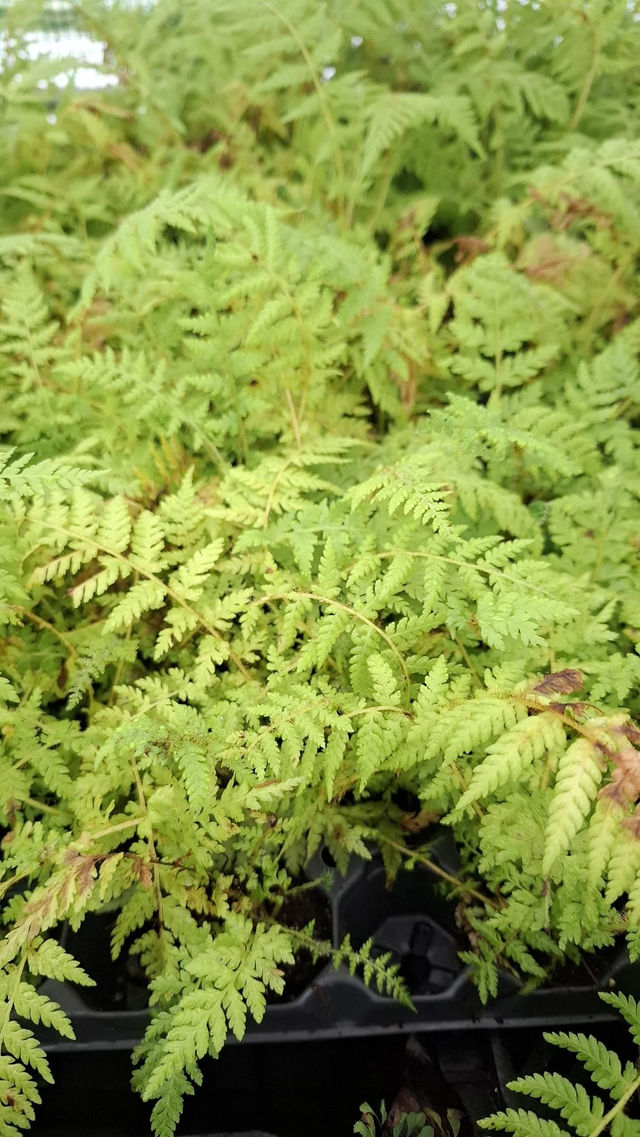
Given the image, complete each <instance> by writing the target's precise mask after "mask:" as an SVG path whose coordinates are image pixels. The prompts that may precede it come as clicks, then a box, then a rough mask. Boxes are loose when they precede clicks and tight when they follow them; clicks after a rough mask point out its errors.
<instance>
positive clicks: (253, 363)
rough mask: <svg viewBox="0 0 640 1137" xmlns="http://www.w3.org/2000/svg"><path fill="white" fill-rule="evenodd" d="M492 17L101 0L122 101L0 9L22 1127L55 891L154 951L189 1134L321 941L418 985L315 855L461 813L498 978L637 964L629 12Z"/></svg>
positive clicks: (4, 611)
mask: <svg viewBox="0 0 640 1137" xmlns="http://www.w3.org/2000/svg"><path fill="white" fill-rule="evenodd" d="M503 7H504V11H502V12H500V13H498V12H497V10H496V11H495V12H494V11H493V9H492V8H490V7H489V8H487V7H486V6H481V5H479V4H477V3H476V2H475V0H462V2H460V3H458V4H457V6H456V10H455V12H453V10H452V7H451V6H450V5H441V4H440V3H439V2H438V0H433V2H431V0H429V2H428V3H425V2H424V0H415V2H414V0H403V4H402V5H401V8H402V11H400V6H399V5H398V4H397V3H396V0H371V2H367V4H365V5H364V6H363V5H359V6H357V12H356V9H355V8H354V9H353V11H351V10H349V11H348V12H345V11H344V10H343V9H344V5H338V4H337V3H334V2H333V0H329V2H328V3H326V4H324V5H322V6H318V5H317V4H315V3H312V2H311V0H286V2H285V3H278V4H273V3H271V0H242V2H241V3H240V4H236V5H234V6H233V10H232V9H231V8H230V7H229V6H228V5H226V4H222V3H213V4H209V5H204V6H203V5H202V4H201V3H198V2H196V0H188V2H186V3H184V2H182V3H180V4H179V5H176V4H175V3H174V0H160V2H159V3H158V4H156V5H155V6H153V8H151V9H149V8H148V6H145V7H143V8H142V9H140V10H137V9H135V8H131V7H129V6H125V5H123V6H121V7H116V8H115V9H114V8H113V7H112V6H111V5H107V6H104V5H103V4H102V3H100V2H98V0H96V2H94V0H90V2H89V3H87V4H83V5H82V11H77V10H76V9H75V8H69V11H66V10H65V13H64V20H65V21H66V22H67V23H68V24H69V27H70V28H71V29H72V30H74V31H76V32H77V31H78V30H80V31H82V32H85V33H86V34H87V35H90V36H92V37H94V40H98V41H99V42H100V43H101V44H103V52H102V58H103V62H102V63H101V64H99V65H98V66H97V68H96V74H97V80H96V82H97V81H98V80H102V81H103V82H104V83H105V84H106V87H105V89H104V90H100V89H94V90H86V89H83V88H81V87H79V86H78V85H77V84H76V83H74V82H72V81H71V82H69V83H67V84H66V85H65V83H64V77H66V76H67V73H69V75H70V76H71V78H73V76H74V75H75V73H76V72H77V71H78V68H79V67H80V65H81V63H82V61H81V60H80V59H78V60H75V61H74V60H73V59H72V60H69V59H63V60H62V61H61V60H60V59H59V58H55V59H54V58H53V57H47V56H44V57H39V58H34V56H35V54H36V53H35V52H34V51H33V50H32V39H31V37H32V35H33V32H34V29H37V28H39V27H45V28H46V27H49V26H50V25H51V23H52V22H53V25H54V27H57V28H58V29H59V28H60V26H61V21H62V20H63V14H62V13H61V10H60V9H59V6H57V7H56V12H55V13H53V11H52V10H51V9H50V6H49V4H48V3H32V2H31V0H23V2H21V3H20V4H16V5H11V6H10V8H9V9H7V11H6V12H5V14H4V16H3V19H4V20H5V21H6V27H7V39H6V42H5V40H3V46H2V51H3V68H2V76H1V77H0V87H1V88H2V114H3V116H4V118H5V125H6V130H4V131H3V132H0V146H1V147H2V156H3V170H4V171H5V172H6V186H5V188H4V189H3V201H4V202H5V205H4V206H3V211H2V218H1V219H0V265H1V267H0V307H1V313H2V324H1V329H0V372H1V382H0V432H1V438H0V447H1V454H2V457H1V469H0V513H1V517H2V532H3V537H2V542H1V543H0V559H1V564H0V620H1V622H2V628H3V640H2V645H1V655H0V665H1V676H0V699H1V707H2V710H1V720H2V721H1V724H0V729H1V730H2V743H1V748H0V812H1V815H2V817H1V820H2V826H3V838H2V845H1V848H2V879H1V884H0V888H1V890H2V896H3V902H4V903H3V921H4V929H5V934H4V937H3V939H2V944H1V947H0V962H1V964H2V973H1V976H0V980H1V985H2V995H1V1000H2V1005H1V1007H0V1064H1V1065H2V1074H1V1076H0V1083H1V1085H0V1105H1V1116H0V1123H1V1125H2V1126H3V1132H6V1133H7V1134H8V1135H9V1137H12V1135H15V1134H16V1133H18V1132H19V1131H20V1130H21V1129H22V1128H24V1127H25V1125H26V1124H27V1123H28V1122H29V1121H30V1120H31V1118H32V1115H33V1109H34V1105H36V1104H37V1101H38V1094H39V1091H38V1088H37V1084H36V1081H35V1078H34V1076H33V1074H32V1073H31V1072H30V1071H31V1070H33V1071H34V1072H35V1074H37V1075H39V1076H40V1077H44V1078H45V1079H46V1077H47V1070H48V1067H47V1065H46V1058H45V1056H44V1054H43V1052H42V1049H41V1048H40V1046H39V1044H38V1042H37V1041H36V1038H35V1035H34V1034H33V1032H32V1030H31V1026H34V1027H35V1028H36V1031H37V1026H38V1024H39V1023H40V1022H43V1023H45V1024H46V1025H50V1026H53V1027H55V1028H57V1029H58V1030H61V1031H62V1033H63V1034H64V1033H66V1034H69V1033H70V1031H71V1030H72V1025H71V1023H70V1022H69V1021H68V1020H67V1019H66V1018H65V1016H64V1015H63V1014H62V1012H61V1010H60V1009H59V1008H58V1007H56V1006H55V1005H54V1004H53V1003H52V1002H51V1001H50V1000H48V999H46V998H45V997H44V996H43V995H41V994H40V993H39V992H38V983H39V980H40V979H41V977H52V978H57V979H65V980H68V981H70V982H80V983H82V982H85V983H86V982H90V981H91V980H90V977H89V976H85V975H84V973H83V972H82V970H81V969H80V968H79V966H78V965H77V964H76V962H75V961H74V960H73V959H72V958H71V957H70V956H69V955H68V954H67V953H66V952H65V951H63V949H62V947H61V946H60V944H59V942H58V938H57V937H58V929H60V927H61V926H62V925H63V924H64V923H65V922H68V923H70V925H71V927H72V928H77V927H78V926H79V925H80V923H81V922H82V921H83V920H84V919H90V918H91V916H92V914H93V913H96V912H99V911H101V910H104V909H106V908H108V909H109V911H111V912H113V913H114V917H113V919H114V927H113V935H112V948H113V952H114V955H116V956H117V955H120V954H121V953H123V952H124V953H130V954H131V953H132V954H133V955H135V956H136V957H138V959H139V961H140V964H141V966H142V968H143V969H144V971H145V972H146V974H147V976H148V979H149V984H150V991H151V1001H152V1006H153V1011H154V1013H153V1018H152V1020H151V1023H150V1026H149V1030H148V1033H147V1035H146V1037H145V1040H144V1042H143V1044H142V1046H141V1048H140V1049H139V1051H138V1053H137V1055H136V1058H137V1071H136V1074H135V1082H136V1085H137V1086H138V1088H139V1089H140V1091H141V1093H142V1095H143V1097H144V1098H145V1099H146V1100H148V1101H150V1102H153V1103H154V1104H153V1115H152V1117H153V1127H154V1131H155V1132H156V1133H157V1134H158V1135H159V1137H169V1135H170V1134H171V1133H172V1132H173V1131H174V1128H175V1126H176V1124H177V1121H178V1118H179V1116H180V1111H181V1103H182V1100H183V1097H184V1095H185V1094H187V1093H191V1092H193V1088H194V1086H195V1085H197V1084H198V1080H199V1077H200V1075H199V1072H198V1063H199V1060H200V1059H201V1058H202V1057H203V1056H204V1055H205V1054H206V1053H210V1054H217V1053H218V1052H219V1050H220V1048H221V1046H222V1045H223V1043H224V1040H225V1038H226V1037H227V1035H228V1033H229V1032H231V1033H233V1034H235V1035H236V1036H238V1037H240V1036H241V1035H242V1034H243V1031H244V1029H245V1022H246V1017H247V1015H252V1016H254V1017H256V1018H260V1017H261V1015H262V1014H263V1013H264V1008H265V1000H266V996H267V993H268V992H273V993H274V994H276V995H277V994H279V993H281V992H282V990H283V984H284V976H285V971H286V966H287V964H288V963H290V961H291V959H292V957H293V955H294V953H296V952H300V951H302V952H309V953H311V954H312V955H313V956H315V957H317V958H327V959H333V961H334V963H335V964H336V965H340V964H341V963H343V964H345V965H347V966H349V967H351V968H352V969H353V968H358V969H359V971H360V973H361V974H362V975H363V976H364V978H365V980H366V981H368V982H373V983H375V984H376V986H377V988H378V989H379V990H380V991H381V992H382V993H384V994H387V995H389V996H392V997H400V998H404V999H407V998H408V997H409V996H408V994H407V992H406V991H405V989H404V987H403V984H402V982H401V980H400V978H399V974H398V970H397V968H396V967H395V965H394V964H393V962H392V961H391V960H390V959H389V958H386V957H382V958H381V957H376V956H375V954H373V953H372V951H371V945H370V944H365V945H360V946H358V947H357V949H356V948H354V946H353V945H351V944H350V943H348V942H347V943H345V944H344V945H343V946H342V948H340V949H338V950H336V949H332V948H331V947H330V945H329V944H327V943H325V942H324V941H323V940H322V939H320V938H318V936H317V935H316V933H315V931H314V929H313V928H307V929H304V930H301V929H293V928H291V927H288V926H287V925H286V922H285V921H284V920H283V919H281V918H279V913H280V912H281V908H282V902H283V898H284V897H285V896H286V895H287V894H288V893H290V892H291V890H292V889H295V887H296V882H297V880H298V879H299V877H300V874H301V872H302V870H303V868H304V866H305V865H306V863H307V862H308V861H309V858H310V857H311V855H312V854H313V853H314V852H315V851H316V850H317V849H318V848H319V847H320V846H321V845H326V846H327V847H328V849H329V851H330V852H331V855H332V856H333V858H334V860H335V862H336V865H337V866H338V869H339V870H340V871H343V870H344V869H345V868H346V865H347V862H348V860H349V858H350V857H352V856H361V857H368V856H371V854H372V850H373V849H375V848H377V849H379V850H380V852H381V855H382V856H383V857H384V860H385V865H386V869H387V872H388V875H389V877H393V876H394V874H396V873H397V872H398V871H399V869H400V867H401V865H403V864H407V865H409V866H411V864H413V863H415V861H416V860H420V859H421V860H425V859H427V860H428V853H427V852H426V848H427V837H428V836H429V834H428V833H426V832H425V833H424V834H423V836H424V838H425V839H424V841H423V842H421V840H420V832H421V831H422V830H426V827H427V825H428V824H430V823H431V822H432V821H433V820H434V819H441V822H442V824H443V825H447V826H449V827H450V828H451V830H452V832H453V835H454V838H455V839H456V841H457V843H458V846H459V848H460V851H461V857H462V869H461V876H460V879H459V880H456V879H449V881H448V884H449V887H450V889H451V893H452V896H454V897H455V899H456V901H457V903H458V905H459V924H460V927H461V928H462V929H464V930H465V931H466V933H467V934H468V941H469V942H468V947H467V949H466V950H465V951H464V953H463V958H464V960H465V962H466V963H467V964H468V965H469V967H470V969H471V971H472V973H473V974H474V976H475V978H476V980H477V982H478V985H479V988H480V992H481V994H482V997H483V998H485V999H487V998H490V997H491V996H492V994H494V993H495V991H496V988H497V982H498V975H499V971H500V969H505V968H506V969H509V970H511V971H512V972H514V973H516V974H517V975H519V976H522V977H523V978H524V979H525V980H526V984H529V985H530V984H533V983H539V982H542V981H544V980H545V978H546V977H547V976H548V975H549V973H550V972H552V971H553V969H554V968H555V967H556V966H557V965H558V964H559V963H560V962H562V961H563V960H564V959H566V958H567V957H569V958H575V957H576V955H577V953H578V952H580V951H594V950H598V949H600V948H602V947H603V946H606V945H608V944H611V943H612V942H614V939H615V937H616V936H625V937H626V942H627V944H628V947H629V951H630V953H631V955H632V957H633V958H635V957H636V955H637V954H638V953H640V930H639V929H640V841H639V822H638V813H637V809H638V801H639V800H640V765H639V759H638V753H639V750H640V745H639V744H640V730H639V729H638V727H637V726H636V725H635V722H634V715H635V716H637V715H638V711H639V709H640V707H639V704H638V680H639V677H640V661H639V657H638V651H637V645H638V642H639V631H638V629H639V627H640V609H639V607H638V587H637V580H638V577H637V563H638V540H639V536H638V534H639V531H640V527H639V518H640V511H639V507H638V496H639V494H640V478H639V470H640V466H639V463H638V411H639V402H640V398H639V394H638V392H639V390H640V384H639V379H640V367H639V362H638V356H639V349H640V322H639V321H638V299H637V281H636V279H635V270H636V261H637V253H638V247H639V235H640V144H639V143H638V141H637V139H636V138H635V137H634V131H635V130H636V123H637V110H638V105H639V98H638V72H637V68H635V69H634V68H633V63H634V61H635V59H636V58H637V54H638V48H639V42H638V37H639V36H640V22H639V21H638V19H637V18H636V17H637V15H638V13H637V11H636V7H637V5H634V4H627V5H624V6H613V7H609V6H606V5H604V6H596V7H594V6H593V5H592V4H586V3H585V4H582V3H581V0H575V3H573V2H572V3H569V4H557V5H556V4H554V5H540V6H535V7H534V6H533V5H522V4H518V3H513V4H512V3H508V4H506V6H503ZM578 17H579V18H578ZM168 29H170V31H168ZM187 60H188V61H189V64H188V66H187V63H186V62H185V61H187ZM61 71H62V73H63V79H62V80H61V79H60V73H61ZM34 139H37V143H36V142H34ZM399 791H403V792H402V793H399ZM407 801H413V802H414V806H415V808H414V809H412V810H411V811H410V816H407V807H406V802H407ZM401 803H404V804H401ZM407 832H412V833H413V834H414V836H413V838H412V840H411V841H408V840H407ZM416 834H417V836H416Z"/></svg>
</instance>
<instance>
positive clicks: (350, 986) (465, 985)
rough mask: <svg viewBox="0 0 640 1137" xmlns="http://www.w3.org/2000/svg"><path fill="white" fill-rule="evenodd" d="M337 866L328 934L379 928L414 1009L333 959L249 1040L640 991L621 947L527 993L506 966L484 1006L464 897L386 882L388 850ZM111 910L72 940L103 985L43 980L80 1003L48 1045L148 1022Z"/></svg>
mask: <svg viewBox="0 0 640 1137" xmlns="http://www.w3.org/2000/svg"><path fill="white" fill-rule="evenodd" d="M431 856H432V858H433V860H435V861H439V862H440V863H441V865H442V866H443V867H446V868H448V869H451V868H452V867H454V868H455V866H453V865H452V860H451V853H450V850H449V849H448V847H447V844H446V842H444V843H440V844H439V845H436V846H435V847H433V848H432V850H431ZM323 872H324V873H325V874H326V873H327V866H326V865H325V864H324V863H323V861H322V858H321V857H320V856H319V857H318V858H317V859H316V861H315V862H314V863H312V864H311V865H310V866H309V869H308V875H309V879H311V880H312V879H315V878H316V877H318V876H319V875H321V874H322V873H323ZM332 878H333V883H332V886H331V888H330V889H329V890H328V892H327V893H326V898H324V897H321V900H322V903H323V904H324V907H325V909H326V913H322V915H323V918H325V919H326V923H327V928H326V931H327V934H330V935H331V937H332V940H333V943H334V945H335V946H337V945H338V944H340V943H341V942H342V940H343V939H344V937H345V935H347V934H349V935H350V937H351V942H352V944H353V945H354V946H359V945H360V944H362V943H363V942H364V941H365V940H366V939H368V938H369V937H373V940H374V946H375V949H376V950H379V951H389V950H390V951H392V952H393V953H394V955H395V956H396V958H397V959H398V961H399V962H400V964H401V968H402V972H403V974H404V977H405V979H406V981H407V983H408V985H409V989H410V990H411V994H412V998H413V1002H414V1005H415V1012H412V1011H411V1010H408V1009H406V1008H404V1007H402V1006H400V1005H399V1004H398V1003H397V1002H396V1001H395V1000H394V999H392V998H388V997H386V996H382V995H379V994H378V993H377V992H376V991H375V990H373V989H371V988H367V987H365V985H364V983H363V982H362V980H361V979H360V978H359V977H357V976H355V977H351V976H350V975H349V973H348V971H347V970H346V968H342V967H341V968H340V969H339V970H338V971H335V970H334V968H333V966H331V965H330V964H329V965H324V966H319V969H318V971H317V973H316V974H312V975H311V976H309V973H308V972H306V973H305V974H304V975H303V976H302V980H301V976H300V974H297V975H294V976H292V984H290V989H293V995H294V997H292V998H290V999H289V1000H288V1001H286V1000H278V1001H277V1002H275V1001H274V1002H273V1003H271V1004H270V1005H269V1006H268V1007H267V1011H266V1014H265V1016H264V1019H263V1021H262V1023H260V1024H258V1023H255V1022H253V1021H251V1020H250V1021H249V1023H248V1029H247V1035H246V1038H245V1041H246V1042H252V1043H254V1042H255V1043H259V1042H276V1041H279V1040H284V1039H286V1040H287V1041H289V1042H291V1041H294V1042H295V1041H296V1040H306V1039H310V1038H315V1039H323V1038H341V1037H343V1038H349V1037H357V1036H366V1035H379V1034H385V1033H387V1032H388V1033H394V1032H397V1033H407V1032H428V1031H455V1030H459V1029H460V1028H464V1029H465V1030H468V1029H470V1028H473V1029H477V1030H486V1029H499V1028H507V1027H515V1026H521V1025H524V1024H526V1025H528V1026H531V1027H548V1026H550V1025H560V1024H566V1023H582V1024H585V1023H590V1022H606V1021H609V1020H610V1019H611V1018H612V1017H613V1016H612V1014H611V1012H610V1011H609V1010H608V1008H607V1007H606V1005H604V1004H603V1003H602V1001H601V1000H600V999H599V998H598V991H599V990H610V989H612V988H614V987H615V988H620V989H622V990H623V991H625V992H627V993H629V994H634V995H636V996H639V997H640V968H638V967H637V966H636V965H631V964H630V963H629V960H628V957H627V955H626V952H625V951H624V949H623V948H621V949H616V950H615V952H606V953H601V954H600V955H599V956H591V957H587V959H586V960H585V964H584V967H583V968H581V969H578V968H576V969H574V971H573V973H572V974H571V975H570V978H569V979H564V981H563V978H562V976H559V977H558V978H557V980H556V981H555V982H554V983H553V985H549V986H547V987H544V988H539V989H538V990H535V991H533V992H530V993H529V994H527V995H525V996H523V995H521V994H520V990H521V986H520V984H519V983H518V981H517V980H516V979H515V978H514V977H513V976H511V975H509V974H506V973H505V974H503V975H501V977H500V983H499V990H498V996H497V998H496V999H494V1000H493V1001H492V1002H490V1003H489V1005H488V1006H484V1007H483V1005H482V1004H481V1002H480V999H479V997H478V994H477V991H476V989H475V987H474V985H473V983H472V981H471V978H470V976H469V974H468V972H467V970H466V969H465V968H464V967H463V965H462V964H461V962H460V959H459V957H458V951H459V948H460V938H459V933H457V932H456V926H455V904H454V903H452V902H451V901H449V900H447V899H445V898H444V897H443V896H442V895H441V891H440V888H439V886H438V881H437V878H436V877H435V876H434V875H433V874H432V873H431V872H430V871H429V870H428V869H424V868H416V869H414V870H413V871H412V872H401V873H400V874H399V876H398V878H397V880H396V882H395V884H394V886H393V888H392V889H388V888H386V887H385V873H384V868H383V866H382V863H381V862H380V861H379V860H377V859H374V860H373V861H371V862H363V861H358V862H354V864H353V865H352V867H351V870H350V871H349V872H348V874H347V876H346V878H341V877H340V876H339V875H338V874H337V873H336V872H335V871H333V872H332ZM112 919H113V918H110V917H108V916H101V917H92V918H90V919H88V920H86V921H85V923H84V924H83V925H82V927H81V929H80V931H79V932H78V933H75V934H73V935H70V936H69V938H68V940H67V946H68V948H69V950H70V951H72V952H73V954H74V955H75V956H76V958H78V959H79V961H80V963H81V964H82V965H83V966H84V967H85V968H86V970H87V971H89V973H90V974H91V975H92V976H93V977H94V978H95V979H96V980H97V981H98V985H97V987H96V988H91V989H83V990H82V991H79V990H78V989H74V988H72V987H70V986H68V985H66V984H59V983H56V982H54V981H47V982H46V983H45V984H43V987H42V991H43V993H47V994H49V996H50V997H51V998H54V999H56V1000H57V1001H58V1002H59V1003H60V1004H61V1006H62V1007H63V1008H64V1009H65V1010H66V1011H67V1013H68V1014H69V1015H70V1017H71V1019H72V1022H73V1027H74V1030H75V1033H76V1041H74V1042H71V1041H69V1040H67V1039H60V1038H59V1036H57V1035H54V1034H53V1033H51V1034H50V1033H49V1032H47V1034H46V1035H43V1044H44V1046H45V1048H46V1049H47V1050H49V1051H55V1050H58V1051H64V1050H73V1049H76V1048H78V1047H80V1048H82V1049H86V1048H96V1049H110V1048H121V1049H129V1048H131V1047H132V1046H133V1045H135V1044H136V1043H137V1042H138V1041H139V1039H140V1038H141V1037H142V1035H143V1033H144V1031H145V1028H146V1024H147V1022H148V1017H149V1011H148V1009H147V1006H146V991H145V988H144V985H143V983H142V981H141V979H140V978H138V977H137V976H136V975H135V974H133V973H127V971H126V970H125V969H124V968H123V965H122V964H121V963H118V964H117V965H114V964H112V963H111V961H110V954H109V934H110V923H111V920H112ZM323 931H324V930H323ZM595 967H597V968H598V973H597V974H596V973H595V972H594V970H593V968H595ZM589 969H591V970H589Z"/></svg>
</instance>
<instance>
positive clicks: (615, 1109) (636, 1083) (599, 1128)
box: [589, 1074, 640, 1137]
mask: <svg viewBox="0 0 640 1137" xmlns="http://www.w3.org/2000/svg"><path fill="white" fill-rule="evenodd" d="M638 1089H640V1074H638V1076H637V1077H636V1078H634V1079H633V1081H632V1083H631V1085H630V1086H629V1087H628V1088H627V1089H626V1090H625V1092H624V1093H623V1095H622V1097H621V1098H620V1100H619V1101H617V1102H616V1104H615V1105H613V1106H612V1107H611V1109H610V1110H609V1112H608V1113H605V1115H604V1117H603V1118H602V1120H601V1121H599V1122H598V1124H597V1125H595V1126H594V1127H593V1129H592V1130H591V1132H590V1133H589V1137H599V1135H600V1133H602V1132H603V1131H604V1130H605V1129H606V1128H607V1127H608V1126H609V1125H610V1124H611V1122H612V1121H613V1120H614V1118H616V1117H617V1116H618V1114H619V1113H620V1112H621V1111H622V1110H623V1109H624V1107H625V1105H626V1104H627V1102H628V1101H630V1099H631V1098H632V1097H633V1095H634V1094H635V1092H636V1090H638Z"/></svg>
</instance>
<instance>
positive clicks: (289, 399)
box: [284, 387, 302, 450]
mask: <svg viewBox="0 0 640 1137" xmlns="http://www.w3.org/2000/svg"><path fill="white" fill-rule="evenodd" d="M284 394H285V398H286V400H287V406H288V407H289V414H290V415H291V426H292V428H293V433H294V435H295V439H296V446H297V447H298V450H302V435H301V434H300V423H299V422H298V416H297V414H296V408H295V405H294V402H293V399H292V397H291V391H290V390H289V388H288V387H287V388H286V389H285V392H284Z"/></svg>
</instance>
